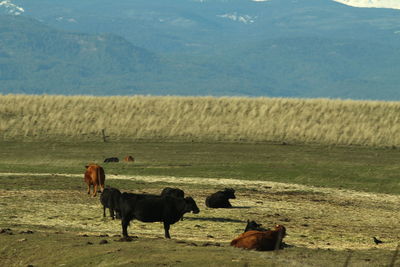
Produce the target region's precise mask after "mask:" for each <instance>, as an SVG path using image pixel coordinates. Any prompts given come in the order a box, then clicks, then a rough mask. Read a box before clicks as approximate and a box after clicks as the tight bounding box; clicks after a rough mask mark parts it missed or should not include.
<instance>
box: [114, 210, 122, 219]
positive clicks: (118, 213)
mask: <svg viewBox="0 0 400 267" xmlns="http://www.w3.org/2000/svg"><path fill="white" fill-rule="evenodd" d="M115 218H117V219H121V213H120V212H119V211H116V216H115Z"/></svg>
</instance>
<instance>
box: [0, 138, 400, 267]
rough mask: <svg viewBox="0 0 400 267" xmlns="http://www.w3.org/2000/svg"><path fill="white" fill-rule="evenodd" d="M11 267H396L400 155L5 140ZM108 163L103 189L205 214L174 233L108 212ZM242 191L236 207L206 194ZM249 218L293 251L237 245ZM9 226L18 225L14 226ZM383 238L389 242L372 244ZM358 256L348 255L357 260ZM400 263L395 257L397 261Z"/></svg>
mask: <svg viewBox="0 0 400 267" xmlns="http://www.w3.org/2000/svg"><path fill="white" fill-rule="evenodd" d="M0 147H1V150H0V207H1V212H0V229H3V230H2V231H1V232H3V233H0V263H2V264H1V265H2V266H27V265H29V264H31V265H33V266H77V265H80V266H113V265H114V266H124V265H125V266H132V265H138V266H140V265H141V266H159V265H161V266H172V265H174V266H175V265H176V266H337V265H344V263H345V262H346V260H348V259H349V260H350V264H349V266H387V265H388V264H389V263H390V261H391V260H392V258H393V255H394V252H395V249H396V247H397V245H398V242H399V240H400V231H399V228H398V225H400V216H399V210H400V195H399V193H400V190H399V177H398V175H396V173H398V166H397V165H396V162H398V153H399V151H398V150H397V149H382V148H380V149H374V148H363V147H325V146H302V145H276V144H230V143H209V144H207V143H156V142H152V143H150V142H141V143H129V142H120V143H97V144H96V143H49V144H43V143H17V142H15V143H12V142H7V143H0ZM125 155H132V156H134V157H135V159H136V162H135V163H133V164H132V163H123V162H120V163H109V164H102V165H103V166H104V168H105V171H106V175H107V178H106V184H108V185H111V186H114V187H117V188H120V189H121V191H129V192H146V193H156V194H158V193H159V192H161V189H162V188H163V187H165V186H176V187H180V188H182V189H183V190H184V191H185V192H186V193H187V194H188V195H191V196H193V197H194V199H195V200H196V201H197V204H198V206H199V208H200V210H201V212H200V213H199V214H197V215H196V214H187V215H186V216H185V219H184V221H181V222H178V223H176V224H175V225H172V226H171V230H170V233H171V237H172V239H171V240H165V239H164V238H163V227H162V224H160V223H151V224H145V223H140V222H137V221H133V222H131V226H130V227H129V228H128V231H129V233H130V234H131V235H136V236H138V238H137V239H134V240H133V241H132V242H119V238H120V237H119V235H120V233H121V226H120V222H119V221H117V220H116V221H112V220H111V219H110V218H109V217H107V218H103V217H102V208H101V206H100V203H99V200H98V197H97V198H93V197H90V196H88V195H87V194H86V192H85V186H84V184H83V171H84V170H83V166H84V165H85V164H86V163H88V162H98V163H100V162H101V161H102V160H103V159H104V157H111V156H117V157H119V158H123V156H125ZM224 187H233V188H235V189H236V191H237V193H236V195H237V199H235V200H232V201H231V202H232V204H233V206H234V207H235V208H233V209H208V208H206V207H205V204H204V200H205V197H206V196H207V195H208V194H210V193H212V192H215V191H216V190H219V189H223V188H224ZM247 219H252V220H256V221H257V222H259V223H263V226H264V227H272V226H273V225H274V224H277V223H279V224H283V225H285V226H286V228H287V232H288V236H287V237H286V238H285V242H286V243H287V244H288V245H289V247H288V248H286V249H284V250H281V251H278V252H255V251H245V250H240V249H235V248H232V247H230V246H229V242H230V240H232V239H233V238H234V237H236V236H237V235H238V234H240V233H241V232H242V231H243V229H244V226H245V224H246V220H247ZM7 229H11V230H7ZM373 236H376V237H378V238H379V239H381V240H383V241H384V243H383V244H380V245H375V244H374V243H373V242H372V237H373ZM102 240H107V243H106V244H100V242H101V241H102ZM103 242H104V241H103ZM349 256H350V258H348V257H349ZM399 261H400V259H397V264H399Z"/></svg>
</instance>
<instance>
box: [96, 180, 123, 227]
mask: <svg viewBox="0 0 400 267" xmlns="http://www.w3.org/2000/svg"><path fill="white" fill-rule="evenodd" d="M120 197H121V192H120V191H119V190H118V189H116V188H112V187H107V188H105V189H104V190H103V192H102V193H101V196H100V202H101V204H102V205H103V217H106V208H108V209H109V210H110V217H111V218H112V219H113V220H114V218H115V215H114V211H115V212H116V218H117V219H120V218H121V214H120V213H121V209H120V207H119V204H120Z"/></svg>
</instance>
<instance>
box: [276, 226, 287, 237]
mask: <svg viewBox="0 0 400 267" xmlns="http://www.w3.org/2000/svg"><path fill="white" fill-rule="evenodd" d="M274 231H277V232H279V233H280V236H281V237H282V238H284V237H285V236H286V228H285V226H283V225H282V224H277V225H275V228H274Z"/></svg>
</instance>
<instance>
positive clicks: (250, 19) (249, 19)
mask: <svg viewBox="0 0 400 267" xmlns="http://www.w3.org/2000/svg"><path fill="white" fill-rule="evenodd" d="M218 17H220V18H225V19H230V20H233V21H237V22H241V23H244V24H251V23H254V22H255V19H256V18H257V17H252V16H250V15H238V14H237V13H236V12H234V13H227V14H222V15H218Z"/></svg>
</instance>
